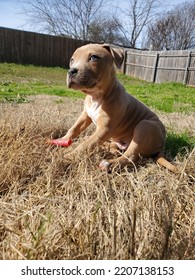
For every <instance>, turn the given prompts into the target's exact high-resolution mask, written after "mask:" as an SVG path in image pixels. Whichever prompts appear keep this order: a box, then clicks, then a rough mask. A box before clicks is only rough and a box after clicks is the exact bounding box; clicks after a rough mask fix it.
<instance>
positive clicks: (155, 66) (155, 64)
mask: <svg viewBox="0 0 195 280" xmlns="http://www.w3.org/2000/svg"><path fill="white" fill-rule="evenodd" d="M158 60H159V53H156V57H155V60H154V71H153V75H152V82H153V83H155V81H156V73H157V69H158Z"/></svg>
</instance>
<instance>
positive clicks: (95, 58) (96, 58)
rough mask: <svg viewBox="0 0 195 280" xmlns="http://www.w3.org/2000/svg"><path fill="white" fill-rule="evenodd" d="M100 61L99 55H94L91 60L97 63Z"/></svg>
mask: <svg viewBox="0 0 195 280" xmlns="http://www.w3.org/2000/svg"><path fill="white" fill-rule="evenodd" d="M98 59H99V56H97V55H95V54H93V55H91V56H90V60H91V61H97V60H98Z"/></svg>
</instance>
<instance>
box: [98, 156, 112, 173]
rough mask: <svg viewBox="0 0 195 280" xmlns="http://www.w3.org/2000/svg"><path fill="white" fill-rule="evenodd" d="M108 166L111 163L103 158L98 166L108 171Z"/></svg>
mask: <svg viewBox="0 0 195 280" xmlns="http://www.w3.org/2000/svg"><path fill="white" fill-rule="evenodd" d="M110 166H111V163H110V162H109V161H107V160H105V159H104V160H102V161H101V162H100V165H99V168H100V169H101V170H102V171H106V172H110Z"/></svg>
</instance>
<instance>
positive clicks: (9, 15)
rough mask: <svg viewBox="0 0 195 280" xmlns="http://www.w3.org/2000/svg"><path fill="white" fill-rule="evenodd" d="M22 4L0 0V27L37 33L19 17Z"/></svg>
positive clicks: (124, 0)
mask: <svg viewBox="0 0 195 280" xmlns="http://www.w3.org/2000/svg"><path fill="white" fill-rule="evenodd" d="M128 1H129V0H120V1H114V0H113V3H114V2H116V3H117V2H118V3H119V4H118V5H119V6H121V3H122V5H123V6H126V5H127V3H128ZM162 2H163V3H164V7H163V9H164V10H167V9H172V8H173V7H174V6H176V5H178V4H180V3H183V2H185V0H171V1H168V0H165V1H162ZM21 11H22V4H21V3H20V2H19V1H18V0H0V26H3V27H9V28H15V29H21V30H26V31H37V29H36V28H33V27H32V26H30V25H29V24H27V20H26V19H25V16H24V15H23V16H22V15H21V14H20V12H21Z"/></svg>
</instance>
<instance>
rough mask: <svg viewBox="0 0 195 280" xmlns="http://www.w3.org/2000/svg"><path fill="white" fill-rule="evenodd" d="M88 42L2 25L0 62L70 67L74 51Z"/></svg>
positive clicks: (0, 28)
mask: <svg viewBox="0 0 195 280" xmlns="http://www.w3.org/2000/svg"><path fill="white" fill-rule="evenodd" d="M86 43H88V42H86V41H82V40H75V39H71V38H66V37H59V36H52V35H45V34H40V33H34V32H27V31H20V30H15V29H9V28H3V27H0V62H13V63H19V64H34V65H41V66H59V67H66V68H67V67H68V64H69V60H70V57H71V56H72V53H73V52H74V51H75V49H77V48H78V47H80V46H82V45H84V44H86Z"/></svg>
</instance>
